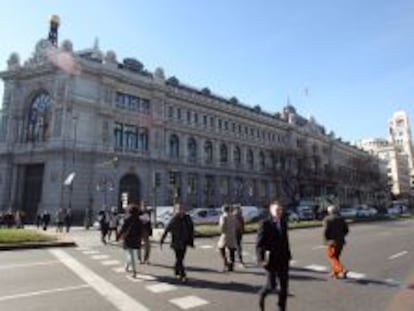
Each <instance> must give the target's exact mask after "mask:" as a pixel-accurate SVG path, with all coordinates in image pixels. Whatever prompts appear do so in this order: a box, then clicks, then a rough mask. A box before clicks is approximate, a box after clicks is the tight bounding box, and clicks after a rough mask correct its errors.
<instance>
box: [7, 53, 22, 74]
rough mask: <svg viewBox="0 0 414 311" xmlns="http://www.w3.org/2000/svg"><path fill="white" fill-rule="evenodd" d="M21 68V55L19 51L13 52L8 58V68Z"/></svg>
mask: <svg viewBox="0 0 414 311" xmlns="http://www.w3.org/2000/svg"><path fill="white" fill-rule="evenodd" d="M19 68H20V56H19V54H17V53H11V54H10V57H9V59H8V60H7V69H8V70H16V69H19Z"/></svg>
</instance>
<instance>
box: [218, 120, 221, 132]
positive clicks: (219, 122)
mask: <svg viewBox="0 0 414 311" xmlns="http://www.w3.org/2000/svg"><path fill="white" fill-rule="evenodd" d="M217 124H218V128H219V129H220V130H221V119H218V122H217Z"/></svg>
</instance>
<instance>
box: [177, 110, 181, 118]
mask: <svg viewBox="0 0 414 311" xmlns="http://www.w3.org/2000/svg"><path fill="white" fill-rule="evenodd" d="M177 119H178V120H181V108H177Z"/></svg>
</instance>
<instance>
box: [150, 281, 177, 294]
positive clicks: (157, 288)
mask: <svg viewBox="0 0 414 311" xmlns="http://www.w3.org/2000/svg"><path fill="white" fill-rule="evenodd" d="M146 288H147V289H148V290H149V291H150V292H152V293H154V294H160V293H165V292H170V291H173V290H176V289H177V287H175V286H174V285H170V284H167V283H158V284H154V285H149V286H147V287H146Z"/></svg>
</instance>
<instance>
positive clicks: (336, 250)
mask: <svg viewBox="0 0 414 311" xmlns="http://www.w3.org/2000/svg"><path fill="white" fill-rule="evenodd" d="M323 227H324V231H323V235H324V239H325V243H326V245H327V250H326V252H327V256H328V258H329V260H330V262H331V267H332V271H331V276H332V277H334V278H346V274H347V270H346V269H345V268H344V266H343V265H342V263H341V261H340V259H339V257H340V256H341V253H342V249H343V247H344V245H345V236H346V235H347V234H348V232H349V229H348V224H347V223H346V221H345V219H343V218H342V217H341V216H340V215H339V214H338V212H337V209H336V207H335V206H334V205H331V206H329V207H328V216H326V217H325V218H324V220H323Z"/></svg>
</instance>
